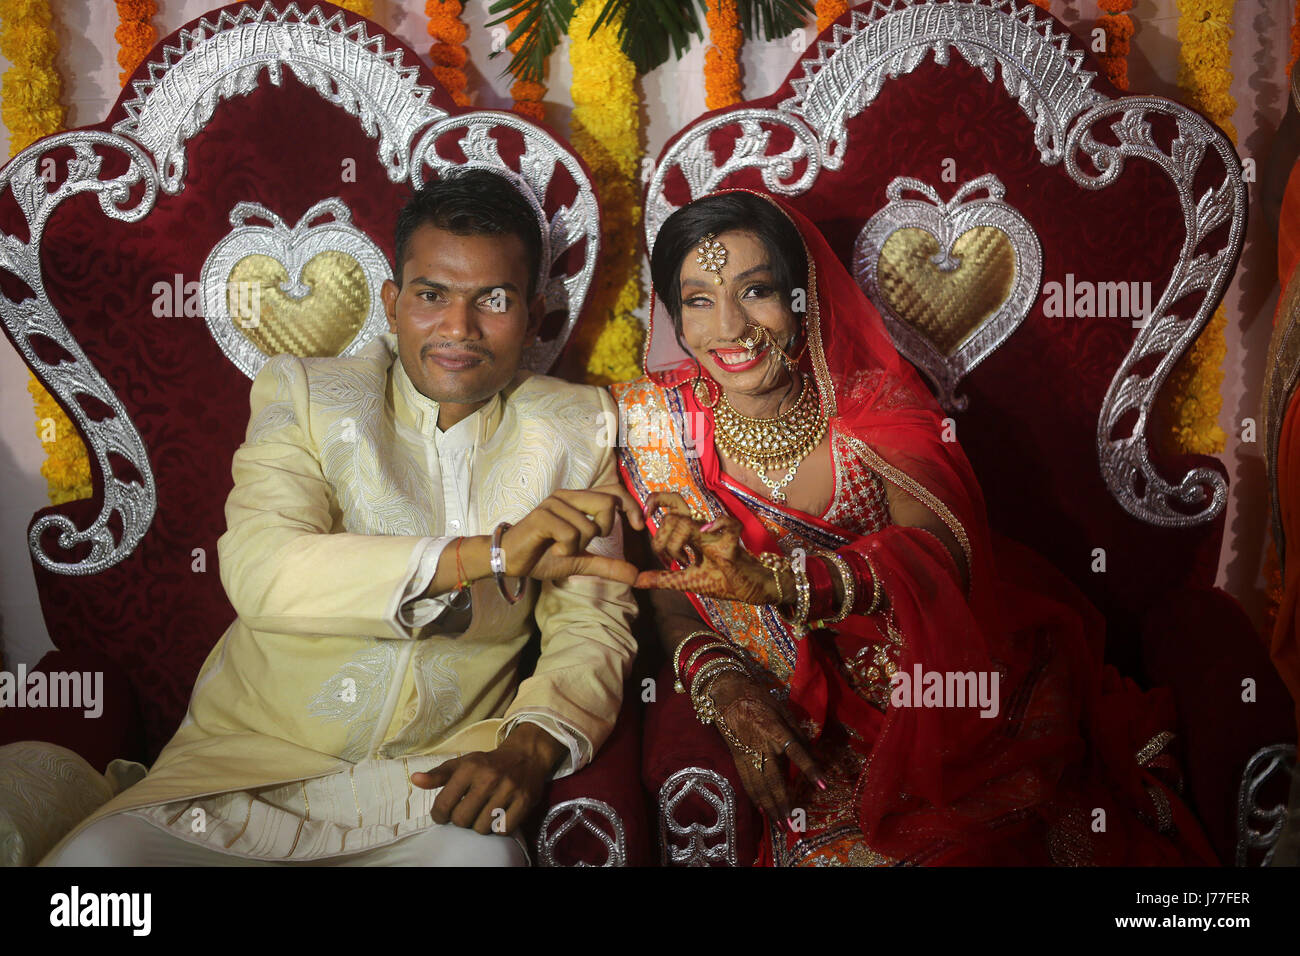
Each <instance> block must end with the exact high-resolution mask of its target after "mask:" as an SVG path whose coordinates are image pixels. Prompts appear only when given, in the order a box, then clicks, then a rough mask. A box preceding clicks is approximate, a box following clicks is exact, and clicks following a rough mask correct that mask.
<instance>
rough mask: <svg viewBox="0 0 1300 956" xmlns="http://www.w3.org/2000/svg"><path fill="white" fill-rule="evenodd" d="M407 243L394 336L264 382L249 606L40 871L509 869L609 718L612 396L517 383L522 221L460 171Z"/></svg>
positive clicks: (239, 541)
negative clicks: (134, 758)
mask: <svg viewBox="0 0 1300 956" xmlns="http://www.w3.org/2000/svg"><path fill="white" fill-rule="evenodd" d="M396 253H397V255H396V269H395V275H396V277H397V281H396V282H393V281H389V282H386V283H385V284H384V287H383V301H384V306H385V309H386V310H387V313H388V318H389V327H390V332H391V334H390V335H387V336H384V337H383V338H382V339H380V340H378V341H375V342H372V343H371V344H370V345H369V346H367V347H366V348H365V349H364V350H363V351H362V352H360V353H358V354H357V355H356V356H354V357H349V358H331V359H299V358H294V357H292V356H285V355H282V356H278V357H276V358H274V359H272V360H271V361H270V362H268V363H267V365H266V367H265V369H263V371H262V372H261V374H259V375H258V377H257V379H256V381H255V382H254V384H253V389H252V396H251V404H252V416H251V420H250V423H249V426H248V433H247V438H246V441H245V442H244V444H243V446H242V447H241V448H240V449H239V451H238V452H237V453H236V455H235V459H234V465H233V472H234V478H235V486H234V489H233V490H232V491H231V493H230V497H229V499H228V501H227V504H226V517H227V523H228V530H227V532H226V534H225V535H224V536H223V537H222V538H221V541H220V544H219V553H220V559H221V578H222V583H223V584H224V586H225V588H226V591H227V594H228V595H229V596H230V600H231V603H232V604H233V605H234V607H235V610H236V612H237V613H238V619H237V620H236V621H235V623H234V624H233V625H231V627H230V629H229V630H228V631H227V632H226V634H225V635H224V636H223V638H222V639H221V641H220V642H219V643H218V644H217V645H216V647H215V648H214V649H213V651H212V652H211V654H210V655H209V657H208V659H207V661H206V662H205V663H204V665H203V668H202V670H201V671H200V673H199V677H198V680H197V682H196V684H195V688H194V692H193V695H192V697H191V700H190V706H189V711H188V713H187V714H186V717H185V720H184V721H183V723H182V724H181V727H180V729H179V730H178V731H177V733H176V735H175V736H174V737H173V738H172V740H171V741H170V742H169V743H168V745H167V747H166V748H165V749H164V750H163V752H162V753H161V755H160V756H159V758H158V760H157V762H156V763H155V765H154V766H153V768H152V769H151V770H150V772H149V773H148V775H147V776H145V777H144V778H143V779H142V780H141V781H140V782H138V783H136V784H135V785H134V786H133V787H130V788H128V789H127V790H126V791H125V792H124V793H122V794H121V795H120V796H119V797H117V798H116V799H115V800H113V801H111V802H110V803H109V804H108V805H107V806H106V807H104V808H103V809H101V810H100V811H99V813H97V814H96V815H95V816H94V817H92V818H91V820H90V821H88V823H86V824H83V825H82V828H80V830H79V832H77V833H76V834H74V836H73V837H72V838H71V839H68V840H65V841H64V842H63V843H62V844H60V846H59V847H56V848H55V850H54V851H53V852H52V853H51V854H50V856H48V857H47V858H46V861H45V862H46V863H47V864H49V863H53V864H56V865H70V866H77V865H133V864H134V865H140V864H179V865H252V866H258V865H270V864H274V863H291V864H309V865H321V864H363V865H376V864H379V865H394V864H397V865H400V864H413V865H429V864H460V865H464V864H484V865H510V864H523V863H526V862H527V855H526V853H525V852H524V849H523V847H522V844H521V842H520V841H519V840H518V839H517V838H516V839H509V838H507V837H506V836H505V835H507V834H512V833H514V831H515V830H516V828H517V827H518V826H519V824H520V823H521V822H522V821H523V820H524V819H525V818H526V817H527V815H528V813H529V811H530V810H531V809H532V808H533V807H534V806H535V805H536V804H537V803H538V801H539V800H540V798H541V796H542V792H543V790H544V786H545V783H546V781H547V780H548V779H550V778H552V777H554V776H561V775H564V774H567V773H571V772H573V771H575V770H577V769H579V768H581V767H582V766H584V765H585V764H587V763H588V762H589V761H590V760H591V758H592V755H593V754H594V753H595V752H596V750H598V749H599V748H600V746H601V744H602V743H603V742H604V741H605V739H606V738H607V737H608V735H609V733H610V731H611V730H612V728H613V725H614V722H615V719H616V717H617V715H618V712H619V707H620V704H621V701H622V688H623V681H624V678H625V676H626V675H627V673H628V670H629V668H630V666H631V662H632V659H633V657H634V656H635V652H636V646H635V642H634V640H633V638H632V636H631V634H630V632H629V630H628V622H629V620H630V618H631V616H632V614H633V613H634V609H635V603H634V601H633V599H632V596H631V591H630V589H629V587H628V585H629V584H630V583H631V582H632V581H633V580H634V579H635V577H636V569H635V568H634V567H633V566H632V565H630V564H627V563H626V562H624V561H623V560H622V554H621V534H620V527H621V525H620V514H626V516H627V517H628V519H629V521H630V522H631V523H632V524H633V526H634V527H636V528H638V529H640V528H642V527H643V526H644V524H643V522H642V520H641V517H640V511H639V508H637V507H636V504H635V502H634V501H633V500H632V499H631V498H630V497H629V496H628V495H627V493H626V492H625V491H624V490H623V488H622V486H621V485H620V484H619V483H618V478H617V473H616V466H615V459H614V449H613V448H612V447H607V445H608V444H610V443H606V442H601V441H599V440H598V439H597V438H595V437H593V436H595V435H599V434H601V433H604V432H605V431H606V430H605V429H602V428H601V427H600V425H599V424H598V423H601V422H605V421H608V420H609V417H610V416H612V415H613V414H614V413H615V412H614V407H613V403H612V401H611V400H610V398H609V397H608V396H607V395H606V393H605V392H604V391H603V390H600V389H597V388H593V387H589V386H581V385H572V384H569V383H565V382H562V381H559V380H557V379H553V378H549V377H547V376H543V375H533V374H530V373H528V372H526V371H523V370H521V368H520V363H521V360H522V358H523V355H524V351H525V349H526V347H527V346H528V345H529V343H530V342H531V341H532V339H533V337H534V335H535V334H536V332H537V328H538V325H539V323H540V321H541V318H542V313H543V304H542V296H541V294H540V293H541V290H540V289H539V278H540V276H541V275H542V274H543V271H542V268H541V267H542V265H543V264H542V262H541V256H542V240H541V232H540V228H539V223H538V220H537V217H536V216H535V214H534V212H533V210H532V209H531V207H530V206H529V205H528V203H527V202H526V201H525V200H524V199H523V197H522V196H521V195H520V194H519V193H518V192H516V191H515V188H514V187H513V186H512V185H511V184H510V183H509V182H508V181H507V180H505V179H503V178H501V177H499V176H496V175H494V174H492V173H488V172H484V171H463V172H462V173H461V174H460V175H456V176H451V177H448V178H444V179H442V180H439V181H437V182H434V183H432V184H430V185H428V186H426V187H424V188H423V189H422V190H420V191H419V192H418V193H417V194H416V195H415V196H414V197H413V198H412V199H411V201H410V202H409V204H408V205H407V206H406V207H405V208H404V209H403V210H402V212H401V214H400V216H399V218H398V224H397V236H396ZM566 489H567V490H566ZM596 575H598V576H596ZM534 624H536V626H537V628H538V629H539V630H540V632H541V656H540V659H539V660H538V662H537V665H536V668H535V670H534V672H533V674H532V676H530V677H529V678H528V679H526V680H524V681H523V682H522V683H517V678H516V671H517V668H518V664H519V660H520V654H521V652H522V651H523V649H524V645H525V644H526V642H527V641H528V639H529V636H530V634H531V632H532V628H533V626H534ZM141 769H143V768H141Z"/></svg>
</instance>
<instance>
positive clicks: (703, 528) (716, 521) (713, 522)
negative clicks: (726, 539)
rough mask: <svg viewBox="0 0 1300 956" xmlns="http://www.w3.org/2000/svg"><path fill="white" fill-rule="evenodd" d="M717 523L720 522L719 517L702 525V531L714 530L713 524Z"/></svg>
mask: <svg viewBox="0 0 1300 956" xmlns="http://www.w3.org/2000/svg"><path fill="white" fill-rule="evenodd" d="M717 523H718V519H717V518H714V519H713V520H712V521H710V522H709V523H708V524H705V525H700V530H701V531H712V530H713V526H714V525H716V524H717Z"/></svg>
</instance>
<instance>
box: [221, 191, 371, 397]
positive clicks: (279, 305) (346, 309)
mask: <svg viewBox="0 0 1300 956" xmlns="http://www.w3.org/2000/svg"><path fill="white" fill-rule="evenodd" d="M327 216H328V217H329V218H328V219H326V218H325V217H327ZM251 219H261V220H263V221H265V222H267V223H269V224H270V225H267V226H264V225H256V224H253V223H251V222H250V221H249V220H251ZM318 220H324V221H319V222H318ZM351 220H352V217H351V213H350V212H349V210H348V208H347V206H345V205H344V204H343V203H342V202H341V201H340V200H338V199H326V200H324V201H322V202H319V203H317V204H316V205H315V206H313V207H312V208H311V209H309V210H308V211H307V213H306V214H305V215H304V216H303V217H302V219H300V220H299V221H298V224H297V225H295V226H294V227H293V228H292V229H291V228H289V227H288V226H287V225H285V223H284V222H283V220H281V219H280V217H279V216H277V215H276V214H275V213H274V212H272V211H271V210H269V209H267V208H266V207H265V206H262V205H260V204H258V203H238V204H237V205H236V206H235V208H234V209H233V210H231V213H230V223H231V225H232V226H234V228H233V229H232V230H231V231H230V233H229V234H227V235H226V237H225V238H224V239H222V240H221V241H220V242H219V243H217V244H216V246H214V247H213V249H212V252H211V253H209V254H208V258H207V261H206V262H205V263H204V264H203V275H202V278H201V279H200V285H201V286H202V290H203V312H204V315H205V317H206V319H207V323H208V330H209V331H210V332H211V333H212V337H213V338H214V339H216V341H217V344H218V345H220V346H221V350H222V351H223V352H225V353H226V356H227V357H228V358H229V359H230V360H231V361H232V362H234V363H235V365H236V366H237V367H238V368H240V369H241V370H242V371H243V372H244V374H246V375H247V376H248V377H249V378H252V377H253V376H255V375H256V374H257V373H258V371H259V370H260V369H261V368H262V366H263V365H264V364H266V360H267V359H268V358H270V357H271V356H273V355H279V354H281V353H286V352H287V353H290V354H293V355H299V356H319V357H325V356H332V355H351V354H354V353H355V352H356V351H358V350H359V349H360V348H362V347H363V346H364V345H365V344H366V343H368V342H369V341H371V340H372V339H374V338H375V337H376V336H377V335H380V334H382V333H383V332H384V331H386V330H387V328H388V320H387V317H386V315H385V313H384V307H383V302H382V300H381V299H380V294H379V293H380V288H381V287H382V286H383V282H384V280H385V279H387V278H390V277H391V276H392V270H391V267H390V266H389V264H388V259H387V257H386V256H385V255H384V254H383V253H382V252H381V251H380V249H379V247H378V246H376V245H375V243H374V242H373V241H371V239H370V237H369V236H367V235H366V234H365V233H363V232H361V231H360V230H359V229H357V228H356V227H355V226H353V225H352V221H351Z"/></svg>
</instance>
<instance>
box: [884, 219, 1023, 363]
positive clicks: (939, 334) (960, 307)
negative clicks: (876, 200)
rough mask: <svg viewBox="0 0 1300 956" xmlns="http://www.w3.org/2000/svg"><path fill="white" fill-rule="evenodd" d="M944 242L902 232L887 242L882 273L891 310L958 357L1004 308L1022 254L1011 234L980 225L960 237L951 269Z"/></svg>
mask: <svg viewBox="0 0 1300 956" xmlns="http://www.w3.org/2000/svg"><path fill="white" fill-rule="evenodd" d="M940 251H941V250H940V249H939V240H938V239H937V238H936V237H935V236H933V235H931V234H930V233H929V232H927V231H926V230H924V229H919V228H910V227H909V228H904V229H899V230H896V231H895V232H894V233H893V235H891V236H890V237H889V238H888V239H886V240H885V247H884V249H882V250H881V251H880V263H879V265H878V266H877V269H876V272H877V275H878V276H879V281H880V294H881V295H882V296H883V297H884V300H885V303H886V304H887V305H888V306H889V308H890V310H891V311H892V312H893V313H894V314H895V315H898V316H900V317H901V318H902V319H903V320H904V321H905V322H907V323H908V324H909V325H911V326H912V328H914V329H916V330H917V331H918V332H920V333H921V334H922V335H924V336H925V337H926V338H927V339H928V340H929V341H930V344H931V345H933V346H934V347H935V348H936V349H938V350H939V351H940V352H942V353H943V354H944V355H952V353H953V352H955V351H956V350H957V348H958V346H960V345H961V344H962V343H963V342H965V341H966V340H967V339H968V338H969V337H970V336H971V334H972V333H974V332H975V330H976V329H978V328H979V327H980V326H981V325H983V324H984V322H985V321H986V320H987V319H988V318H989V316H991V315H993V314H994V313H996V312H997V311H998V309H999V308H1001V307H1002V303H1004V302H1005V301H1006V300H1007V297H1008V296H1009V295H1010V294H1011V288H1012V285H1013V283H1014V280H1015V275H1016V253H1015V250H1014V249H1012V248H1011V240H1010V239H1008V238H1007V236H1006V233H1004V232H1003V231H1002V230H1001V229H996V228H994V227H993V226H976V227H974V228H973V229H969V230H967V231H966V232H964V233H963V234H962V235H960V236H958V237H957V241H956V242H954V243H953V245H952V258H953V259H954V260H956V262H957V263H958V265H957V266H956V268H954V269H951V270H948V271H945V270H944V269H942V268H941V267H940V266H939V265H937V264H936V260H941V259H942V256H941V255H940Z"/></svg>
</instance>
